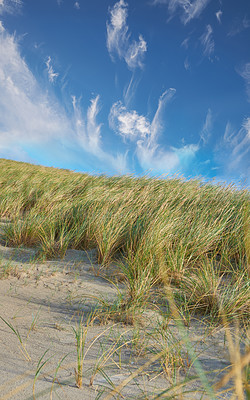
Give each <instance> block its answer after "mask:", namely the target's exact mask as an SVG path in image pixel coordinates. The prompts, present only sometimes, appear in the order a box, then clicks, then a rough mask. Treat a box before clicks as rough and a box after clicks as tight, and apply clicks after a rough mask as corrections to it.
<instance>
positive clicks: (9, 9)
mask: <svg viewBox="0 0 250 400" xmlns="http://www.w3.org/2000/svg"><path fill="white" fill-rule="evenodd" d="M22 5H23V2H22V0H0V15H2V14H4V13H6V14H15V13H18V12H19V11H20V9H21V7H22Z"/></svg>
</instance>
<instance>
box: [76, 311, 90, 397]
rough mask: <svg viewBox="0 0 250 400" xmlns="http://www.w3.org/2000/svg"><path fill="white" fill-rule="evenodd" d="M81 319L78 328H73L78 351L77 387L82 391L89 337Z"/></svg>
mask: <svg viewBox="0 0 250 400" xmlns="http://www.w3.org/2000/svg"><path fill="white" fill-rule="evenodd" d="M82 319H83V318H81V319H80V320H79V323H78V326H77V327H76V328H74V327H73V331H74V333H75V338H76V351H77V369H76V368H75V379H76V386H77V387H78V388H79V389H80V388H81V387H82V372H83V361H84V347H85V341H86V336H87V331H88V328H87V327H83V322H82Z"/></svg>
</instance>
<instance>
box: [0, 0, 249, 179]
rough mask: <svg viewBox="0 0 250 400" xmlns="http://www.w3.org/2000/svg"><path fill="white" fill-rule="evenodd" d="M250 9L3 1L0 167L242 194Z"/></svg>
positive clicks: (216, 3)
mask: <svg viewBox="0 0 250 400" xmlns="http://www.w3.org/2000/svg"><path fill="white" fill-rule="evenodd" d="M249 103H250V2H249V1H248V0H238V1H237V3H236V2H235V0H133V1H132V0H128V1H125V0H119V1H112V0H79V1H75V0H0V157H2V158H10V159H14V160H21V161H27V162H32V163H36V164H42V165H49V166H55V167H61V168H69V169H74V170H77V171H84V172H89V173H105V174H108V175H112V174H127V173H128V174H139V175H140V174H145V173H150V174H152V175H155V176H159V175H162V174H169V175H173V174H181V175H184V176H185V177H187V178H188V177H196V176H203V177H204V178H205V179H206V180H207V179H215V180H216V181H226V182H231V181H232V182H236V183H238V182H241V183H243V184H245V185H246V184H248V185H249V183H250V178H249V177H250V162H249V160H250V107H249V106H250V104H249Z"/></svg>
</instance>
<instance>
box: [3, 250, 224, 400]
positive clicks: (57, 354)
mask: <svg viewBox="0 0 250 400" xmlns="http://www.w3.org/2000/svg"><path fill="white" fill-rule="evenodd" d="M35 255H36V252H35V250H33V249H12V248H7V247H5V246H4V243H2V245H1V246H0V261H1V268H2V271H3V270H4V271H5V276H4V277H3V278H2V279H1V280H0V316H1V317H2V318H4V319H5V320H6V321H8V322H9V323H11V325H12V326H13V327H15V329H16V328H17V329H18V331H19V332H20V336H21V338H22V340H23V342H24V343H25V345H26V347H25V348H26V350H27V352H28V354H29V356H30V359H31V360H30V361H28V360H27V359H26V358H27V356H26V357H25V355H24V354H23V351H22V348H21V346H20V343H19V341H18V338H17V336H16V335H15V334H14V333H13V331H12V330H11V329H10V327H8V326H7V325H6V324H5V323H4V322H3V321H2V320H0V399H1V400H6V399H13V400H24V399H26V400H28V399H33V392H32V391H33V383H34V377H35V374H36V371H37V368H38V363H39V360H40V359H41V357H42V356H43V355H44V353H45V352H46V351H47V353H46V354H45V355H44V358H43V359H42V361H41V363H42V362H43V361H46V360H48V361H47V363H46V364H45V365H44V367H43V368H42V370H41V373H40V375H39V377H38V379H37V381H36V384H35V398H37V399H51V398H53V399H58V398H59V399H76V400H77V399H97V398H101V399H105V397H106V396H107V394H108V393H109V392H110V391H111V389H112V384H113V385H115V386H116V385H118V384H119V383H121V382H122V381H124V379H126V378H127V377H128V376H130V374H131V373H132V372H134V371H135V370H136V369H138V368H139V367H140V366H142V365H144V364H145V362H147V361H148V360H149V359H150V357H152V355H150V354H148V353H145V352H143V350H140V345H142V342H143V340H145V343H146V339H145V334H146V333H147V332H148V333H150V330H152V328H153V325H154V324H156V322H157V319H160V316H157V313H156V312H155V311H152V310H151V311H150V310H149V311H148V312H146V313H145V314H144V315H143V316H142V317H141V319H140V326H139V327H137V328H136V327H131V326H124V325H122V324H119V323H114V322H109V324H108V325H103V324H101V323H100V321H98V320H96V321H95V322H94V323H93V324H92V325H91V326H90V327H89V329H88V333H87V341H86V349H88V347H89V346H90V344H91V343H93V341H95V342H94V344H93V346H92V347H91V348H90V350H89V351H88V353H87V355H86V359H85V361H84V364H83V387H82V388H81V389H79V388H77V386H76V383H75V372H74V368H75V367H76V339H75V334H74V331H73V327H76V325H77V323H78V321H79V316H81V315H82V313H83V312H84V315H87V313H88V312H89V310H90V309H91V308H93V307H94V305H95V304H96V302H97V301H96V299H95V298H98V297H99V298H100V297H102V298H105V299H107V300H108V301H109V302H112V300H114V299H115V297H116V294H117V291H116V289H115V286H114V285H113V284H112V283H110V282H109V281H108V280H107V278H108V279H112V277H114V275H115V274H116V271H115V270H114V269H113V270H112V269H111V270H110V271H109V272H108V274H109V275H108V276H107V273H106V276H104V277H102V276H101V275H102V273H103V274H104V271H102V273H101V274H100V273H98V271H99V266H98V265H96V264H95V252H94V251H92V252H89V253H85V252H82V251H76V250H70V251H68V252H67V254H66V257H65V259H64V260H62V261H61V260H54V261H46V262H43V263H41V262H37V261H36V262H31V260H32V259H34V257H35ZM120 289H121V290H123V287H122V285H121V286H120ZM168 329H173V332H174V330H175V329H176V327H175V325H174V324H173V323H170V324H169V328H168ZM188 330H189V333H190V338H191V340H192V343H193V344H194V346H195V349H196V352H197V355H199V360H200V362H201V364H202V367H203V369H204V371H205V372H207V373H210V374H209V380H210V382H213V383H215V382H216V381H218V380H219V377H221V376H222V375H221V374H222V373H219V371H221V370H223V369H225V368H226V367H228V366H229V364H230V363H229V360H228V350H227V348H226V346H225V341H224V339H225V334H224V331H223V329H222V328H221V327H217V328H216V329H215V328H214V329H213V331H211V330H209V329H208V328H207V326H206V324H205V322H204V321H203V320H201V319H200V320H197V319H193V320H191V322H190V327H189V328H188ZM138 332H140V333H138ZM136 334H137V335H142V336H141V337H138V338H139V339H138V341H137V346H132V345H131V343H130V344H129V343H128V344H127V345H126V346H123V347H122V348H121V351H120V353H119V352H117V353H116V354H113V355H112V357H110V358H108V357H107V360H106V362H104V363H103V365H102V370H101V371H104V373H101V372H97V373H96V375H95V377H94V380H93V385H92V386H90V378H91V376H92V374H93V370H94V368H95V366H97V362H98V361H99V362H100V361H101V356H102V354H104V353H105V352H108V351H109V349H111V348H112V346H114V345H116V346H117V344H118V342H119V340H120V342H121V341H124V342H125V341H126V340H129V339H131V338H132V337H135V335H136ZM176 334H177V333H176ZM98 335H100V337H99V338H98ZM120 335H124V336H120ZM133 335H134V336H133ZM143 335H144V336H143ZM119 337H120V339H119ZM149 346H150V342H148V347H149ZM117 347H118V346H117ZM141 348H143V346H141ZM107 354H108V353H107ZM66 355H67V357H66V358H65V360H64V361H63V362H62V364H61V367H60V368H59V370H58V372H57V374H56V379H54V378H55V371H56V368H57V366H58V364H59V362H60V360H62V358H63V357H64V356H66ZM50 357H51V358H50ZM40 365H41V364H40ZM216 371H217V372H216ZM159 372H160V364H159V362H155V363H154V364H153V365H151V366H150V367H148V368H147V369H146V370H145V371H143V372H141V373H140V374H139V375H138V376H137V377H136V379H134V380H132V381H131V382H130V383H129V384H128V385H127V386H126V387H125V388H124V389H123V391H122V394H123V396H124V398H125V399H138V398H144V399H146V398H150V394H153V393H154V394H156V393H158V392H159V391H160V390H161V389H164V388H167V387H168V386H169V384H170V383H169V380H168V377H167V376H166V374H164V373H159ZM192 372H193V373H195V370H194V368H193V367H192ZM181 374H182V373H181ZM181 374H180V377H181ZM107 377H108V378H107ZM53 381H54V384H53ZM111 382H112V384H111ZM52 384H53V390H52V392H51V388H52ZM200 387H201V384H200V383H199V382H198V381H195V382H194V383H192V384H189V386H188V387H187V388H189V389H195V388H197V389H198V388H200ZM98 396H100V397H98ZM147 396H148V397H147ZM228 396H229V393H225V394H224V395H222V396H221V397H220V398H228ZM201 397H202V395H201V393H198V392H197V393H196V394H195V393H189V394H186V395H185V397H184V398H190V399H194V398H197V399H200V398H201ZM114 398H122V397H119V396H118V395H117V396H116V397H114ZM203 398H208V397H207V396H204V397H203Z"/></svg>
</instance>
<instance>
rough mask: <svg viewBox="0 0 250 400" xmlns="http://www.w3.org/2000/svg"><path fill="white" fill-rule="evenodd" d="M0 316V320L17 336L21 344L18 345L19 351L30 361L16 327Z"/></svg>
mask: <svg viewBox="0 0 250 400" xmlns="http://www.w3.org/2000/svg"><path fill="white" fill-rule="evenodd" d="M0 318H1V320H2V321H3V322H4V323H5V324H6V325H7V326H8V327H9V328H10V329H11V330H12V332H13V333H14V334H15V335H16V337H17V338H18V340H19V343H20V344H21V347H19V348H20V350H21V353H22V354H23V355H24V357H25V359H26V360H27V361H31V358H30V355H29V353H28V352H27V350H26V345H25V343H23V340H22V337H21V335H20V333H19V331H18V329H17V328H14V326H13V325H12V324H11V323H10V322H8V321H6V320H5V319H4V318H3V317H1V316H0Z"/></svg>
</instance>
